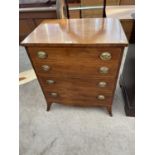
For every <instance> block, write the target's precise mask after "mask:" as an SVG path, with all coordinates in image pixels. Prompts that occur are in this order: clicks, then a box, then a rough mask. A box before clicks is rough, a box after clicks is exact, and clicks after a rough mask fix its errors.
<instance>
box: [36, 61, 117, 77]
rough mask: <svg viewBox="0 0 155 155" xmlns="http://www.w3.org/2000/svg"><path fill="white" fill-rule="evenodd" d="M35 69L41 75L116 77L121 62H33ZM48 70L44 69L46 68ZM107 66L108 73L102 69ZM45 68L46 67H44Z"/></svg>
mask: <svg viewBox="0 0 155 155" xmlns="http://www.w3.org/2000/svg"><path fill="white" fill-rule="evenodd" d="M33 64H34V67H35V70H36V72H37V74H38V75H39V76H53V77H63V78H70V77H78V78H83V77H87V78H102V77H105V76H113V77H114V78H115V77H116V75H117V70H118V68H119V63H115V64H113V63H109V64H106V65H100V64H96V65H94V64H89V65H87V64H78V63H77V64H65V65H63V64H59V63H57V64H51V63H50V62H47V63H33ZM47 67H48V68H49V69H48V70H44V69H45V68H47ZM103 67H106V68H107V69H108V72H107V73H101V69H102V68H103ZM43 68H44V69H43Z"/></svg>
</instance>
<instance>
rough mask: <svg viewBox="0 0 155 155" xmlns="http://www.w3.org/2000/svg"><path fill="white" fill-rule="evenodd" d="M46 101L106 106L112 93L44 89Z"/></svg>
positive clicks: (109, 103) (110, 102)
mask: <svg viewBox="0 0 155 155" xmlns="http://www.w3.org/2000/svg"><path fill="white" fill-rule="evenodd" d="M44 93H45V97H46V100H47V102H55V103H60V104H66V105H75V106H108V105H111V104H112V93H93V92H79V91H69V90H66V91H61V90H59V92H57V91H54V92H52V91H44Z"/></svg>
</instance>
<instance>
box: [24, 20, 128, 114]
mask: <svg viewBox="0 0 155 155" xmlns="http://www.w3.org/2000/svg"><path fill="white" fill-rule="evenodd" d="M127 44H128V43H127V39H126V36H125V34H124V32H123V29H122V27H121V24H120V22H119V21H118V20H117V19H110V18H105V19H103V18H88V19H87V18H85V19H61V20H45V21H44V22H42V23H41V24H40V25H39V26H38V27H37V28H36V29H35V30H34V31H33V32H32V33H31V34H30V35H29V36H28V37H27V38H26V39H25V40H24V41H23V42H22V45H24V46H25V47H26V50H27V53H28V56H29V58H30V60H31V63H32V65H33V67H34V70H35V73H36V75H37V78H38V81H39V83H40V86H41V88H42V91H43V94H44V96H45V99H46V102H47V110H50V106H51V104H52V103H53V102H55V103H61V104H66V105H75V106H101V107H106V108H107V110H108V112H109V114H110V115H112V101H113V96H114V91H115V87H116V82H117V77H118V72H119V68H120V64H121V60H122V54H123V51H124V47H125V46H127Z"/></svg>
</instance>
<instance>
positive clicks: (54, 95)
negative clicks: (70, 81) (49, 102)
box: [50, 93, 58, 97]
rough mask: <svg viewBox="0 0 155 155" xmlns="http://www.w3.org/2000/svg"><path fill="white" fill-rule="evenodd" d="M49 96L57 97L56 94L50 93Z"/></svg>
mask: <svg viewBox="0 0 155 155" xmlns="http://www.w3.org/2000/svg"><path fill="white" fill-rule="evenodd" d="M50 95H51V96H52V97H58V94H57V93H50Z"/></svg>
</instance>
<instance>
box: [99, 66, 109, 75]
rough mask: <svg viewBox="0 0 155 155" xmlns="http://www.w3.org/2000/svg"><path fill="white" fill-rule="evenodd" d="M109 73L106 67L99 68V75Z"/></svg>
mask: <svg viewBox="0 0 155 155" xmlns="http://www.w3.org/2000/svg"><path fill="white" fill-rule="evenodd" d="M108 72H109V68H108V67H105V66H103V67H100V73H101V74H107V73H108Z"/></svg>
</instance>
